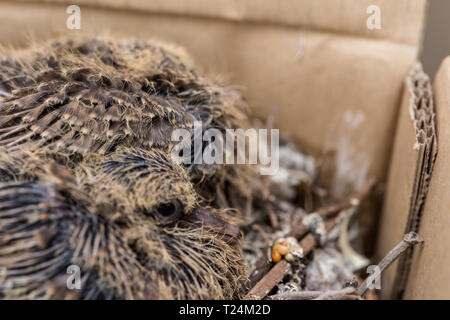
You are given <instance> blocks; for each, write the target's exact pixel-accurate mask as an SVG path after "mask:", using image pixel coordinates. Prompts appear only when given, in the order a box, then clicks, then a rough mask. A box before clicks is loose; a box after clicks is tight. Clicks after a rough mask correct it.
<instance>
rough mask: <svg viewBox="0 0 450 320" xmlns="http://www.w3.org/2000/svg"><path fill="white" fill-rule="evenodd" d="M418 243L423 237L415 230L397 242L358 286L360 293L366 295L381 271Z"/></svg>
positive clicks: (421, 241) (362, 295)
mask: <svg viewBox="0 0 450 320" xmlns="http://www.w3.org/2000/svg"><path fill="white" fill-rule="evenodd" d="M418 243H423V239H422V238H421V237H420V236H419V235H418V234H417V233H415V232H410V233H408V234H406V235H405V236H404V237H403V240H402V241H401V242H400V243H399V244H397V245H396V246H395V247H394V248H393V249H392V250H391V251H389V253H388V254H387V255H386V256H385V257H384V258H383V259H382V260H381V261H380V263H379V264H378V268H376V269H374V270H375V271H374V273H372V274H371V275H370V276H368V277H367V278H366V280H364V282H363V283H362V284H361V286H360V287H359V288H358V294H359V295H360V296H361V297H364V295H365V294H366V292H367V290H368V289H369V285H370V284H372V283H373V282H374V280H375V279H377V278H378V277H379V276H380V275H381V273H382V272H383V271H384V270H385V269H386V268H387V267H389V266H390V265H391V264H392V263H393V262H394V261H395V260H397V258H398V257H399V256H400V255H401V254H402V253H403V252H404V251H405V250H406V249H408V248H409V247H411V246H414V245H416V244H418Z"/></svg>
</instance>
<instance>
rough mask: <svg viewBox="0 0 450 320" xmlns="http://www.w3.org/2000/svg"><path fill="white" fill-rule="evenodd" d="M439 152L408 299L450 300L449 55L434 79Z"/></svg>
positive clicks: (424, 213)
mask: <svg viewBox="0 0 450 320" xmlns="http://www.w3.org/2000/svg"><path fill="white" fill-rule="evenodd" d="M434 97H435V106H436V115H437V121H436V122H437V137H438V141H439V153H438V155H437V158H436V163H435V167H434V170H433V177H432V179H431V182H430V187H429V191H428V195H427V199H426V203H425V207H424V209H423V216H422V221H421V223H420V227H419V233H420V235H421V236H422V237H423V238H424V239H425V245H424V246H423V247H422V248H417V249H416V250H415V251H414V257H413V260H412V264H411V271H410V275H409V279H408V283H407V286H406V291H405V295H404V298H406V299H450V285H449V279H450V268H449V265H450V250H449V244H450V197H449V194H448V193H449V190H450V161H449V159H450V127H449V123H450V57H448V58H447V59H445V61H444V62H443V63H442V65H441V67H440V70H439V72H438V74H437V76H436V79H435V82H434Z"/></svg>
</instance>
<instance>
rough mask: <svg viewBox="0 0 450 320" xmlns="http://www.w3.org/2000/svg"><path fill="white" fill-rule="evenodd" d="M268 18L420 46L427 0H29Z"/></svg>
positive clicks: (232, 17) (240, 18)
mask: <svg viewBox="0 0 450 320" xmlns="http://www.w3.org/2000/svg"><path fill="white" fill-rule="evenodd" d="M22 1H23V0H22ZM25 1H26V2H46V3H60V4H66V5H69V4H77V5H80V6H81V7H83V6H84V5H88V6H95V7H103V8H114V9H120V10H135V11H140V12H151V13H163V14H174V15H183V16H186V15H190V16H196V17H205V18H215V19H217V18H220V19H227V20H232V21H238V22H242V21H250V22H263V23H266V24H267V23H270V24H277V25H286V26H293V27H302V28H306V29H311V30H323V31H331V32H337V33H341V34H350V35H356V36H362V37H367V38H376V39H386V40H392V41H395V42H400V43H405V44H410V45H412V46H419V42H420V38H421V33H422V26H423V22H424V12H425V6H426V0H395V1H392V0H320V1H318V0H281V1H273V0H214V1H211V0H188V1H180V0H151V1H142V0H95V1H93V0H78V1H76V2H73V1H71V0H40V1H39V0H25ZM373 5H376V6H378V7H379V8H380V12H381V22H382V28H381V29H380V30H376V32H374V31H373V30H369V29H368V28H367V25H366V21H367V19H368V17H369V15H370V14H368V13H367V12H366V11H367V8H368V7H369V6H373Z"/></svg>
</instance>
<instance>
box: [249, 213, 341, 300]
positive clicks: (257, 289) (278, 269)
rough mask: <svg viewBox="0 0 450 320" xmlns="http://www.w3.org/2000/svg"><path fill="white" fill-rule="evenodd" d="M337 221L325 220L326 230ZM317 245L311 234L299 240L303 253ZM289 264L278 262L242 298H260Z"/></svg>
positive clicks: (337, 220) (280, 277) (285, 272)
mask: <svg viewBox="0 0 450 320" xmlns="http://www.w3.org/2000/svg"><path fill="white" fill-rule="evenodd" d="M338 222H339V217H337V218H335V219H333V220H330V221H326V222H325V225H326V230H327V232H329V231H330V230H332V229H333V228H334V227H335V226H336V225H337V224H338ZM316 245H317V241H316V239H315V238H314V236H313V235H312V234H308V235H307V236H306V237H304V238H303V239H302V241H300V247H301V248H302V249H303V254H304V255H307V254H308V253H310V252H311V250H312V249H314V247H315V246H316ZM290 268H291V266H290V264H289V262H287V261H286V260H281V261H280V262H278V263H277V264H276V265H275V266H274V267H273V268H272V269H270V271H269V272H268V273H267V274H266V275H265V276H264V277H263V278H262V279H261V280H260V281H259V282H258V283H257V284H256V285H255V286H254V287H253V288H252V289H251V290H250V291H249V292H248V293H247V294H246V295H245V297H244V298H243V300H261V299H263V298H264V297H265V296H266V295H267V294H268V293H269V292H270V290H272V289H273V287H275V286H276V285H277V283H278V282H280V281H281V280H282V279H283V278H284V276H285V275H286V274H287V273H288V271H289V270H290Z"/></svg>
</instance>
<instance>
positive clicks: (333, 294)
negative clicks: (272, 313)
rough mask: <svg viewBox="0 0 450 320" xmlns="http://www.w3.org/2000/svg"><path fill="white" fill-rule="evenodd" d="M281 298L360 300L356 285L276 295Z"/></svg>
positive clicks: (276, 297)
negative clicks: (331, 289)
mask: <svg viewBox="0 0 450 320" xmlns="http://www.w3.org/2000/svg"><path fill="white" fill-rule="evenodd" d="M275 299H279V300H313V299H314V300H359V299H361V297H360V296H358V295H357V293H356V289H355V288H354V287H347V288H344V289H341V290H336V291H298V292H286V293H282V294H279V295H276V296H275Z"/></svg>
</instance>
